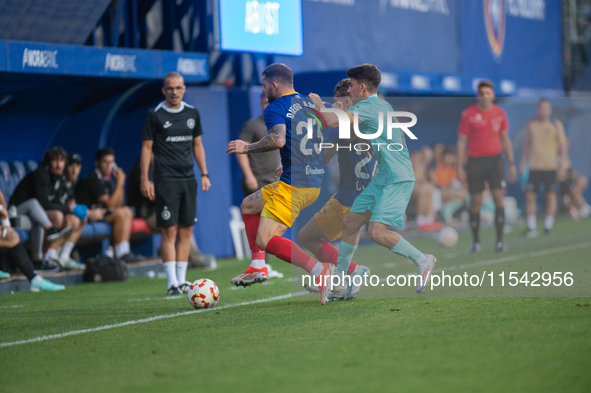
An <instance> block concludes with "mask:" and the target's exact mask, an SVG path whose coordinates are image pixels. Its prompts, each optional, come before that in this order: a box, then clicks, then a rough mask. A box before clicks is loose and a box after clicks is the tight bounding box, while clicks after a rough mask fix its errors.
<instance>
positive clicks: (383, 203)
mask: <svg viewBox="0 0 591 393" xmlns="http://www.w3.org/2000/svg"><path fill="white" fill-rule="evenodd" d="M414 186H415V182H414V181H404V182H400V183H394V184H386V185H377V184H374V182H371V183H369V186H367V188H366V189H365V190H363V192H362V193H361V194H359V196H357V198H355V202H353V206H351V211H352V212H353V213H365V212H366V211H368V210H370V211H371V219H370V222H379V223H382V224H385V225H395V226H397V227H400V228H402V226H403V225H404V214H405V213H406V207H407V206H408V202H409V201H410V196H411V195H412V190H413V189H414Z"/></svg>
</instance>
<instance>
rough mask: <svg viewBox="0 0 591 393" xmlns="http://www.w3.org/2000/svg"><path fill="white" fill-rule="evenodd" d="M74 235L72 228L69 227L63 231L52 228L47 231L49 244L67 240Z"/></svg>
mask: <svg viewBox="0 0 591 393" xmlns="http://www.w3.org/2000/svg"><path fill="white" fill-rule="evenodd" d="M71 234H72V227H70V226H68V227H65V228H62V229H59V228H56V227H51V228H49V229H48V230H47V243H55V242H57V241H58V240H62V239H65V238H66V237H68V236H70V235H71Z"/></svg>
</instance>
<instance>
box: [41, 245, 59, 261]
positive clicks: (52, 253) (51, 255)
mask: <svg viewBox="0 0 591 393" xmlns="http://www.w3.org/2000/svg"><path fill="white" fill-rule="evenodd" d="M52 259H57V250H56V249H55V248H48V249H47V252H46V253H45V258H43V260H45V261H49V260H52Z"/></svg>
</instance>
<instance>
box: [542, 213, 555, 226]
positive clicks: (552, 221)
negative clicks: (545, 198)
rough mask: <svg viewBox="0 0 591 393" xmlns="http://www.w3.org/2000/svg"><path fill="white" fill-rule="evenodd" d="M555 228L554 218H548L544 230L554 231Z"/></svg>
mask: <svg viewBox="0 0 591 393" xmlns="http://www.w3.org/2000/svg"><path fill="white" fill-rule="evenodd" d="M553 226H554V217H552V216H546V220H545V221H544V229H552V227H553Z"/></svg>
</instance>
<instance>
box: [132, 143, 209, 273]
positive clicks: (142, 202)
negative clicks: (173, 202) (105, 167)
mask: <svg viewBox="0 0 591 393" xmlns="http://www.w3.org/2000/svg"><path fill="white" fill-rule="evenodd" d="M148 179H149V180H150V181H151V182H153V181H154V154H152V156H151V159H150V167H149V168H148ZM141 182H142V179H141V168H140V159H139V158H138V160H137V161H136V163H135V164H134V165H133V167H132V168H131V172H129V180H128V182H127V204H128V205H129V207H131V208H132V209H133V210H134V211H135V213H134V216H135V217H136V218H143V219H145V220H146V223H147V224H148V226H149V227H150V230H151V231H152V232H159V229H158V226H157V225H156V203H155V202H154V201H152V200H150V199H149V198H146V197H145V196H144V195H142V191H141ZM189 266H191V267H194V268H197V269H208V270H213V269H215V268H216V267H217V263H216V261H215V257H214V256H213V255H203V254H202V253H201V250H199V247H198V246H197V241H196V240H195V236H194V235H191V249H190V251H189Z"/></svg>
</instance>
